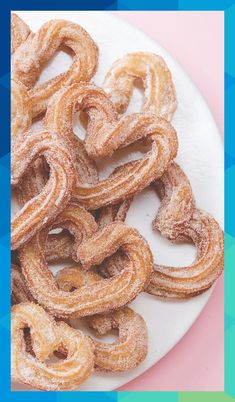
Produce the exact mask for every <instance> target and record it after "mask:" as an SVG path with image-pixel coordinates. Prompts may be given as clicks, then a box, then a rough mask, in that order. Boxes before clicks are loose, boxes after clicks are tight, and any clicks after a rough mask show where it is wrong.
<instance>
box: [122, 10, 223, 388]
mask: <svg viewBox="0 0 235 402" xmlns="http://www.w3.org/2000/svg"><path fill="white" fill-rule="evenodd" d="M114 14H115V15H118V16H119V17H121V18H123V19H124V20H126V21H128V22H129V23H130V24H132V25H134V26H136V27H137V28H139V29H140V30H142V31H143V32H145V33H146V34H148V35H149V36H150V37H152V38H153V39H155V40H156V42H157V43H159V44H160V45H162V46H163V47H165V49H166V50H167V51H169V53H170V54H171V55H172V56H173V57H174V59H175V60H176V61H178V62H179V63H180V64H181V65H182V67H183V68H184V70H185V71H186V72H187V73H188V75H189V76H190V77H191V79H192V81H193V82H194V83H195V84H196V85H197V87H198V88H199V90H200V92H201V93H202V95H203V96H204V98H205V100H206V102H207V104H208V106H209V107H210V109H211V112H212V114H213V116H214V118H215V121H216V123H217V126H218V128H219V130H220V133H221V136H223V127H224V120H223V119H224V110H223V104H224V98H223V96H224V81H223V79H224V30H223V28H224V18H223V12H139V11H136V12H133V11H131V12H128V11H127V12H126V11H122V12H114ZM223 297H224V287H223V278H220V279H219V280H218V282H217V284H216V287H215V289H214V292H213V294H212V295H211V297H210V299H209V302H208V303H207V305H206V307H205V308H204V309H203V311H202V313H201V314H200V316H199V318H198V319H197V320H196V322H195V323H194V324H193V326H192V327H191V329H190V330H189V331H188V332H187V334H186V335H185V336H184V337H183V338H182V339H181V341H180V342H179V343H178V344H177V345H176V346H175V347H174V348H173V349H172V350H171V351H170V352H169V353H168V354H167V355H166V356H165V357H164V358H163V359H162V360H160V362H158V363H157V364H155V365H154V366H153V367H152V368H151V369H149V370H147V371H146V372H145V373H144V374H142V375H141V376H139V377H138V378H136V379H135V380H133V381H131V382H129V383H128V384H126V385H125V386H123V387H121V388H119V389H118V390H119V391H162V390H164V391H223V389H224V321H223V308H224V305H223Z"/></svg>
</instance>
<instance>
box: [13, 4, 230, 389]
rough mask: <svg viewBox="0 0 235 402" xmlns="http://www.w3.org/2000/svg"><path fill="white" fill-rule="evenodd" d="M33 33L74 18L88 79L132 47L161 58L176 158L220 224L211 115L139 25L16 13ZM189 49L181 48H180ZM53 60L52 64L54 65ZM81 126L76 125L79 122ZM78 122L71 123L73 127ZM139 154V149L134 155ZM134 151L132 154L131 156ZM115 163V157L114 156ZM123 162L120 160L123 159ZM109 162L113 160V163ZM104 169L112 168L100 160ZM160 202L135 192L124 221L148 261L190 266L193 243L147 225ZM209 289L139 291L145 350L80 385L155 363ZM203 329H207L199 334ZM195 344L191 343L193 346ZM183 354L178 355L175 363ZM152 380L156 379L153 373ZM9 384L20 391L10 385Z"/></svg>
mask: <svg viewBox="0 0 235 402" xmlns="http://www.w3.org/2000/svg"><path fill="white" fill-rule="evenodd" d="M17 14H18V15H19V16H20V17H21V18H23V20H24V21H25V22H27V23H28V24H29V26H30V27H31V28H32V30H33V31H36V30H37V29H38V28H39V27H40V26H41V24H43V23H44V22H46V21H48V20H49V19H53V18H63V19H67V20H71V21H74V22H76V23H78V24H81V25H82V26H83V27H84V28H85V29H86V30H87V31H88V32H89V33H90V35H91V36H92V37H93V39H94V40H95V41H96V43H97V44H98V46H99V49H100V59H99V69H98V72H97V74H96V76H95V78H94V82H95V83H97V84H98V85H102V82H103V78H104V75H105V72H106V71H107V69H108V68H109V67H110V66H111V64H112V62H113V61H114V60H116V59H117V58H119V57H121V56H123V55H125V54H126V53H127V52H133V51H150V52H154V53H157V54H160V55H161V56H163V57H164V59H165V60H166V62H167V64H168V66H169V68H170V70H171V72H172V75H173V80H174V83H175V87H176V92H177V97H178V103H179V105H178V109H177V111H176V113H175V116H174V119H173V125H174V126H175V128H176V130H177V132H178V137H179V144H180V146H179V152H178V156H177V161H178V162H179V164H180V165H181V166H182V168H183V169H184V171H185V172H186V174H187V175H188V177H189V179H190V181H191V184H192V187H193V190H194V194H195V197H196V200H197V204H198V207H200V208H203V209H205V210H206V211H208V212H210V213H211V214H212V215H213V216H214V217H215V218H216V219H217V220H218V221H219V223H220V224H221V225H222V224H223V146H222V142H221V138H220V135H219V132H218V129H217V127H216V125H215V122H214V120H213V117H212V115H211V113H210V111H209V109H208V106H207V105H206V103H205V101H204V100H203V98H202V96H201V95H200V93H199V91H198V89H197V88H196V87H195V86H194V84H193V83H192V81H191V80H190V79H189V77H188V76H187V75H186V73H185V72H184V71H183V69H182V68H181V67H180V66H179V65H178V63H177V62H176V61H175V60H174V59H173V58H172V57H171V56H170V55H169V54H168V53H167V52H166V50H164V49H163V48H162V47H161V46H160V45H158V44H157V43H156V42H154V41H153V40H151V39H150V38H149V37H148V36H146V35H145V34H144V33H142V32H141V31H139V30H137V29H136V28H134V27H132V26H131V25H129V24H127V23H126V22H124V21H122V20H121V19H119V18H117V17H115V16H114V15H113V14H111V13H109V12H100V11H98V12H80V11H68V12H65V11H63V12H58V11H46V12H42V11H40V12H35V11H30V12H23V11H22V12H17ZM190 51H191V49H187V48H185V52H190ZM70 62H71V60H70V57H69V56H68V55H65V54H62V53H60V54H59V55H56V57H55V58H54V60H53V62H52V63H50V65H49V66H48V68H47V69H46V70H44V72H43V73H42V76H41V78H40V81H42V80H45V79H48V78H49V76H50V77H51V76H53V75H55V74H56V73H57V72H58V71H62V70H63V71H64V70H66V68H67V66H68V65H69V64H70ZM58 64H59V70H58ZM140 105H141V96H140V93H138V92H137V91H136V93H135V98H134V100H133V101H132V103H131V107H130V108H129V111H132V110H135V111H138V110H139V109H140ZM79 127H80V125H79ZM77 128H78V127H77ZM137 154H139V153H137ZM133 155H134V156H135V155H136V154H135V152H133V153H132V154H131V157H132V158H133ZM115 159H116V160H115V161H114V164H115V163H116V162H117V159H118V161H119V162H120V160H122V158H115ZM125 160H126V159H125ZM112 167H113V165H112ZM103 168H104V174H105V175H107V173H108V172H110V170H112V168H110V165H109V166H106V165H105V164H104V165H103ZM158 206H159V200H158V198H157V196H156V194H155V193H153V192H152V191H151V190H145V191H143V192H142V193H141V194H139V195H138V196H136V198H135V200H134V202H133V204H132V206H131V209H130V211H129V213H128V217H127V223H128V224H129V225H131V226H133V227H135V228H137V229H138V230H139V231H140V232H141V233H142V234H143V235H144V236H145V237H146V239H147V240H148V242H149V244H150V246H151V248H152V251H153V254H154V258H155V261H156V262H157V263H160V264H172V265H183V264H189V263H190V262H191V261H192V260H193V257H194V253H195V249H194V247H192V246H190V245H179V246H175V245H172V244H170V243H169V242H168V241H166V240H164V239H163V238H161V236H160V235H158V234H157V233H154V232H153V231H152V229H151V223H152V220H153V218H154V217H155V215H156V211H157V209H158ZM210 294H211V290H209V291H207V292H206V293H204V294H202V295H200V296H197V297H195V298H193V299H191V300H188V301H181V302H173V301H161V300H158V299H157V298H155V297H153V296H150V295H147V294H145V293H143V294H141V295H140V296H139V297H138V298H137V299H136V300H135V301H134V302H133V303H131V306H132V307H133V308H134V309H135V310H136V311H138V312H139V313H140V314H142V315H143V317H144V318H145V320H146V323H147V326H148V332H149V352H148V356H147V358H146V360H145V361H144V363H142V364H141V365H140V366H139V367H138V368H137V369H135V370H132V371H130V372H128V373H124V374H115V375H110V374H105V375H103V374H95V375H93V376H92V377H91V378H90V379H88V381H87V382H86V383H85V384H84V385H83V386H82V387H81V388H80V390H84V391H85V390H90V391H109V390H114V389H115V388H117V387H120V386H122V385H124V384H125V383H127V382H128V381H130V380H132V379H134V378H136V377H137V376H138V375H140V374H142V373H143V372H144V371H146V370H147V369H148V368H149V367H151V366H152V365H153V364H155V363H156V362H158V361H159V360H160V359H161V358H162V357H163V356H164V355H165V354H166V353H168V352H169V350H171V349H172V348H173V346H174V345H175V344H176V343H177V342H178V341H179V340H180V339H181V338H182V337H183V335H184V334H185V333H186V332H187V331H188V329H189V328H190V326H191V325H192V324H193V322H194V321H195V320H196V318H197V317H198V315H199V313H200V312H201V310H202V309H203V307H204V306H205V304H206V303H207V301H208V299H209V296H210ZM205 335H206V334H205ZM195 347H196V345H195ZM183 359H184V356H182V361H183ZM156 381H157V379H156ZM15 389H25V388H24V387H21V386H18V385H17V386H16V387H15Z"/></svg>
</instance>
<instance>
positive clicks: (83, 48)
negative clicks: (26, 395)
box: [11, 14, 223, 391]
mask: <svg viewBox="0 0 235 402" xmlns="http://www.w3.org/2000/svg"><path fill="white" fill-rule="evenodd" d="M61 46H65V47H66V48H68V49H69V50H70V51H71V54H72V55H73V63H72V65H71V66H70V68H69V69H68V71H66V72H65V73H62V74H60V75H58V76H56V77H54V78H53V79H50V80H48V81H46V82H45V83H43V84H38V83H37V80H38V78H39V76H40V74H41V72H42V70H43V68H44V67H45V65H46V63H47V62H48V61H49V60H50V59H51V58H52V57H53V55H54V54H55V52H56V51H57V50H59V49H61ZM11 52H12V73H11V77H12V81H11V104H12V106H11V113H12V117H11V118H12V122H11V136H12V141H11V144H12V149H11V160H12V166H11V183H12V186H13V191H14V194H15V196H16V198H17V202H18V204H19V205H20V206H21V209H20V210H19V211H18V212H17V213H16V214H15V215H14V216H13V218H12V222H11V247H12V255H13V257H12V270H11V275H12V282H11V283H12V286H11V297H12V305H13V307H12V313H11V320H12V325H11V339H12V341H11V342H12V343H11V362H12V379H13V380H14V381H16V382H21V383H24V384H27V385H29V386H31V388H36V389H41V390H48V391H55V390H72V389H78V388H79V385H80V384H81V383H83V382H84V381H85V380H86V379H88V378H89V377H90V376H91V375H92V373H93V372H94V370H99V371H100V372H103V374H104V375H105V373H107V372H124V371H126V370H131V369H134V368H135V367H137V366H138V365H140V364H141V363H142V362H143V360H144V359H145V357H146V355H147V351H148V334H147V327H146V324H145V321H144V317H141V316H140V315H139V314H137V313H136V312H135V311H133V309H131V308H130V307H128V304H129V303H130V302H131V301H132V300H134V299H135V298H136V297H138V295H139V294H140V293H141V292H148V293H150V294H152V295H155V296H156V297H160V298H162V299H163V300H164V299H169V298H172V299H185V298H189V297H193V296H196V295H198V294H200V293H202V292H204V291H205V290H206V289H208V288H209V287H210V286H212V284H213V283H214V282H215V280H216V279H217V278H218V277H219V275H220V274H221V272H222V270H223V231H222V230H221V228H220V226H219V224H218V223H217V222H216V220H215V219H214V218H213V217H212V216H211V215H209V214H208V213H207V212H205V211H202V210H200V209H198V207H197V204H196V201H195V199H194V196H193V192H192V188H191V185H190V182H189V180H188V178H187V176H186V175H185V173H184V171H183V170H182V168H181V167H180V166H179V165H178V164H176V163H175V161H174V159H175V157H176V155H177V150H178V139H177V133H176V130H175V129H174V127H173V126H172V124H171V119H172V117H173V115H174V112H175V111H176V108H177V99H176V92H175V88H174V84H173V81H172V76H171V72H170V70H169V68H168V66H167V65H166V63H165V61H164V60H163V58H162V57H161V56H159V55H155V54H152V53H146V52H139V53H131V54H127V55H125V56H124V57H123V58H121V59H119V60H117V61H116V62H115V63H114V64H113V65H112V66H111V67H110V66H107V69H108V68H109V70H107V74H106V76H105V79H104V84H103V88H100V87H97V86H96V85H95V84H94V83H92V82H91V80H92V77H93V76H94V74H95V72H96V70H97V67H98V61H99V50H98V47H97V45H96V43H95V42H94V40H93V39H92V38H91V37H90V35H89V33H87V32H86V31H85V30H84V29H83V28H82V27H81V26H79V25H77V24H75V23H72V22H69V21H64V20H52V21H49V22H47V23H46V24H44V25H42V26H41V28H40V29H39V30H38V31H37V32H32V31H31V30H30V28H29V27H28V26H27V25H26V24H25V23H24V22H23V21H22V20H21V19H20V18H19V17H18V16H17V15H15V14H13V15H12V22H11ZM137 79H138V80H141V81H142V83H143V86H144V103H143V107H142V110H141V111H140V112H138V113H137V112H136V113H132V114H127V113H126V110H127V107H128V104H129V102H130V100H131V98H132V94H133V89H134V87H135V82H136V80H137ZM81 111H82V112H85V114H86V115H87V120H88V121H87V127H86V137H85V139H84V140H81V139H80V138H79V137H78V136H77V135H76V134H75V133H74V131H73V119H74V115H75V114H76V113H79V112H81ZM35 119H42V124H43V128H42V129H40V130H38V129H37V130H35V128H34V129H32V124H33V122H34V121H35ZM136 141H140V142H141V143H143V144H144V145H145V146H146V147H148V150H147V152H146V153H145V154H144V156H143V157H142V158H141V159H139V160H135V161H131V162H128V163H125V164H123V165H122V166H120V167H118V168H116V169H115V170H114V171H113V172H112V174H111V175H110V176H109V177H108V178H106V179H104V180H100V179H99V174H98V170H97V167H96V161H97V160H98V159H99V158H104V157H106V158H107V157H111V156H112V155H113V154H115V152H116V151H117V150H119V149H121V148H124V147H127V146H128V145H130V144H133V143H135V142H136ZM150 185H151V186H153V187H154V188H155V189H156V192H157V194H158V196H159V197H160V200H161V206H160V209H159V210H158V211H156V219H155V220H154V222H153V230H157V231H159V232H160V234H161V235H162V236H165V237H166V238H167V239H169V240H171V241H172V242H182V241H183V242H189V241H190V242H192V243H194V244H195V246H196V248H197V255H196V259H195V261H194V262H193V263H192V264H191V265H189V266H186V267H181V268H179V267H172V266H159V265H157V264H155V263H154V260H153V255H152V252H151V249H150V247H149V245H148V243H147V241H146V240H145V239H144V238H143V236H141V234H140V233H139V232H138V231H137V230H136V229H134V228H132V227H129V226H128V225H127V224H126V223H125V218H126V214H127V212H128V209H129V208H130V206H131V203H132V200H133V197H134V196H135V194H137V193H139V192H140V191H142V190H143V189H145V188H146V187H147V186H150ZM54 229H60V232H57V233H56V232H55V230H54ZM64 261H70V262H71V264H70V266H66V267H64V268H62V269H61V270H60V271H59V272H58V273H57V274H56V275H53V273H52V272H51V270H50V268H49V264H51V263H62V262H64ZM74 318H81V319H82V320H84V321H85V322H86V323H87V325H88V326H89V327H90V328H92V330H93V331H95V333H97V334H99V335H103V334H106V333H108V332H109V331H110V330H112V329H117V330H118V333H119V335H118V338H117V340H116V341H115V342H113V343H106V342H102V341H98V340H97V338H94V339H93V338H92V336H88V335H87V334H85V333H84V332H83V331H82V330H79V329H77V328H75V327H74V326H73V324H72V322H73V319H74ZM91 333H92V332H91Z"/></svg>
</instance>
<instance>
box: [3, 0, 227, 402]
mask: <svg viewBox="0 0 235 402" xmlns="http://www.w3.org/2000/svg"><path fill="white" fill-rule="evenodd" d="M2 2H3V4H1V6H0V9H1V13H0V49H1V62H0V104H1V105H2V111H1V113H0V127H1V135H0V142H1V145H0V178H1V192H2V196H1V197H0V221H1V224H0V253H1V254H0V255H1V262H2V263H1V265H2V267H1V269H2V278H1V281H0V295H1V299H0V347H1V349H0V350H1V351H2V353H1V354H2V356H1V360H0V373H1V374H0V400H2V401H4V402H5V401H18V399H19V398H22V399H23V400H24V401H25V402H27V401H32V400H33V401H39V400H40V399H41V398H42V395H43V398H44V400H45V401H60V402H62V401H73V400H74V401H75V400H77V398H79V399H80V400H82V401H93V400H95V401H96V402H99V401H102V402H103V401H108V400H109V401H110V400H112V401H118V400H121V399H125V400H128V401H131V400H133V401H134V400H135V401H138V400H141V399H142V398H143V397H144V398H145V399H146V402H148V401H149V402H152V401H156V399H157V400H158V401H159V402H162V401H166V402H167V401H169V402H176V401H181V402H184V401H185V402H186V401H187V402H190V401H192V402H193V401H196V400H197V401H198V400H200V402H201V401H213V402H214V401H219V402H221V401H230V400H231V401H232V400H235V383H234V372H235V342H234V339H235V297H234V283H235V270H234V267H233V265H234V261H235V212H234V198H233V197H232V191H231V190H230V189H231V188H232V184H233V183H235V122H234V112H233V109H234V105H235V62H234V49H235V44H234V39H235V1H234V0H224V1H223V0H214V1H211V0H120V1H119V0H115V1H112V0H99V1H98V0H86V1H84V0H83V1H82V0H74V1H73V0H66V1H63V0H55V1H51V2H49V1H46V0H40V1H39V0H15V1H13V0H12V1H7V0H5V1H4V0H2ZM11 9H12V10H17V9H18V10H83V9H86V10H191V11H192V10H223V11H224V12H225V132H226V135H225V195H226V199H225V212H226V213H225V231H226V234H225V250H226V257H225V263H226V270H225V392H224V393H196V394H195V393H184V392H182V393H181V392H180V393H178V392H157V393H153V392H144V393H143V392H141V393H139V392H138V393H135V392H128V393H126V392H81V393H79V394H78V393H77V392H43V393H41V392H20V393H19V392H17V391H10V313H9V312H10V273H9V267H10V73H9V71H10V38H9V34H8V33H9V32H10V18H9V15H10V10H11ZM196 395H197V396H196ZM195 396H196V399H195ZM140 398H141V399H140Z"/></svg>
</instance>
